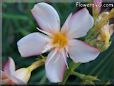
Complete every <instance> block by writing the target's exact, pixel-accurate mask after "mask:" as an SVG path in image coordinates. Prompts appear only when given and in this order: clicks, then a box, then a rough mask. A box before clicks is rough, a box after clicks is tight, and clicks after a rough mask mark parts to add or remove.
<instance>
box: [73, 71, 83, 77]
mask: <svg viewBox="0 0 114 86" xmlns="http://www.w3.org/2000/svg"><path fill="white" fill-rule="evenodd" d="M71 74H73V75H75V76H77V77H79V78H80V79H83V78H84V77H85V75H84V74H81V73H79V72H75V71H72V73H71Z"/></svg>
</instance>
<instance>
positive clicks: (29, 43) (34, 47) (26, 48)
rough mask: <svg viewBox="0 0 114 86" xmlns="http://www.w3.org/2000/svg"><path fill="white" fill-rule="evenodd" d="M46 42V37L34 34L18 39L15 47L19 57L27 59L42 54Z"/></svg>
mask: <svg viewBox="0 0 114 86" xmlns="http://www.w3.org/2000/svg"><path fill="white" fill-rule="evenodd" d="M48 42H49V38H48V36H46V35H43V34H41V33H38V32H35V33H31V34H29V35H27V36H25V37H23V38H22V39H20V40H19V41H18V42H17V45H18V50H19V52H20V54H21V56H22V57H27V56H33V55H38V54H40V53H42V51H43V50H44V49H45V46H46V44H47V43H48Z"/></svg>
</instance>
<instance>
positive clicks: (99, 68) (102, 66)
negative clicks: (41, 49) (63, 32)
mask: <svg viewBox="0 0 114 86" xmlns="http://www.w3.org/2000/svg"><path fill="white" fill-rule="evenodd" d="M34 4H35V3H21V2H20V3H6V2H4V3H3V4H2V10H3V13H2V22H3V24H2V49H3V50H2V62H3V64H4V63H5V62H6V61H7V60H8V57H9V56H10V57H12V58H13V59H14V61H15V63H16V68H17V69H18V68H20V67H27V66H29V65H30V64H32V63H33V62H34V61H36V59H37V58H38V57H39V56H34V57H29V58H22V57H21V56H20V54H19V52H18V50H17V44H16V43H17V41H18V40H19V39H21V38H22V37H24V36H25V35H27V34H29V33H32V32H35V31H36V32H37V29H36V27H38V25H37V23H36V21H35V20H34V18H33V16H32V14H31V9H32V8H33V6H34ZM50 4H51V5H52V6H54V8H55V9H56V10H57V12H58V13H59V15H60V20H61V26H62V25H63V23H64V22H65V20H66V18H67V16H68V15H69V14H70V13H71V12H75V11H76V10H77V8H76V7H75V3H50ZM90 11H91V9H90ZM47 17H48V16H47ZM111 40H112V44H111V46H110V48H109V49H108V50H106V51H105V52H103V53H101V54H100V55H99V57H98V58H97V59H96V60H94V61H91V62H89V63H86V64H81V65H80V66H79V68H78V69H77V70H76V71H78V72H80V73H84V74H88V75H89V74H90V75H95V76H98V78H100V79H101V80H102V81H101V82H100V83H106V82H107V81H111V82H114V36H112V38H111ZM44 55H47V54H44ZM80 82H81V80H80V79H78V78H77V77H75V76H70V77H69V79H68V81H67V83H80ZM49 83H50V82H49V81H48V79H47V78H46V75H45V69H44V66H42V67H40V68H38V69H36V70H34V71H33V72H32V77H31V78H30V80H29V84H49Z"/></svg>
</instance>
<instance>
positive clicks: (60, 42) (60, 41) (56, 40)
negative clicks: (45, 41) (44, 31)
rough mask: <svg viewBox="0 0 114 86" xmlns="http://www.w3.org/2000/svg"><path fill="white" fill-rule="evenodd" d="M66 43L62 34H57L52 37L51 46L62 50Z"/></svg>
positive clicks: (66, 40) (65, 38)
mask: <svg viewBox="0 0 114 86" xmlns="http://www.w3.org/2000/svg"><path fill="white" fill-rule="evenodd" d="M67 43H68V39H67V37H66V35H65V34H64V33H61V32H58V33H56V34H54V35H53V37H52V45H54V46H57V47H59V48H64V47H65V46H66V45H67Z"/></svg>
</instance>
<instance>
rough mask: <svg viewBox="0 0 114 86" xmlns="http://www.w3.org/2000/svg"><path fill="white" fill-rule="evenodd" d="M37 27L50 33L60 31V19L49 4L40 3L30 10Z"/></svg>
mask: <svg viewBox="0 0 114 86" xmlns="http://www.w3.org/2000/svg"><path fill="white" fill-rule="evenodd" d="M31 11H32V14H33V16H34V18H35V19H36V21H37V23H38V24H39V26H40V27H41V28H42V29H43V30H45V31H47V32H50V33H53V32H57V31H59V30H60V18H59V15H58V13H57V12H56V10H55V9H54V8H53V7H52V6H51V5H49V4H47V3H44V2H41V3H38V4H36V5H35V6H34V8H33V9H32V10H31Z"/></svg>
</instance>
